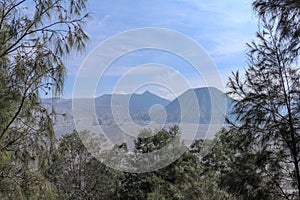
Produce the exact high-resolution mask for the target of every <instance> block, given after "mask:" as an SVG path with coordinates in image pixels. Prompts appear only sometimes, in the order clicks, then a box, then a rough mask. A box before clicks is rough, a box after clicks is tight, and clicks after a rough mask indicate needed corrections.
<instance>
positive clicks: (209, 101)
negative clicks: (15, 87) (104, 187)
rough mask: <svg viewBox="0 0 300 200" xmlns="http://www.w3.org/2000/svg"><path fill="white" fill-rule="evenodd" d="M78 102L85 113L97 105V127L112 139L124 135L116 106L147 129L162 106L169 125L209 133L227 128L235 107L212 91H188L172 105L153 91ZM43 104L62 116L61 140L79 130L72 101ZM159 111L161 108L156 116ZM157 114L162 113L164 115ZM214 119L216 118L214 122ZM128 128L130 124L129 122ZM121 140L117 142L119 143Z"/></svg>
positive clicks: (58, 128) (57, 125)
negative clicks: (216, 126) (192, 125)
mask: <svg viewBox="0 0 300 200" xmlns="http://www.w3.org/2000/svg"><path fill="white" fill-rule="evenodd" d="M76 100H79V101H80V104H79V105H80V108H79V110H82V111H84V110H85V109H86V105H90V103H91V101H95V109H96V115H97V119H96V121H93V124H95V125H97V124H101V125H102V127H104V129H106V130H108V132H112V133H111V134H112V135H116V134H119V131H121V130H120V129H118V128H117V125H116V122H115V120H114V119H115V116H113V111H112V105H113V106H114V108H115V112H116V113H117V114H118V115H124V113H127V111H128V109H129V113H130V119H129V120H131V119H132V120H133V121H134V122H135V123H137V124H142V125H147V124H148V123H149V122H150V116H149V110H150V108H151V107H152V106H154V105H156V104H159V105H160V106H161V107H162V108H165V112H164V113H165V114H166V115H167V116H166V117H167V121H166V122H167V124H176V123H180V122H187V123H199V124H203V127H206V128H202V129H207V124H209V123H210V122H212V123H215V124H223V122H224V116H227V117H229V113H230V110H231V104H232V103H233V100H232V99H231V98H230V97H228V96H227V95H226V94H224V93H223V92H221V91H220V90H218V89H216V88H212V87H208V88H196V89H190V90H187V91H186V92H184V93H183V94H181V95H180V96H179V97H178V98H176V99H175V100H173V101H172V102H170V101H169V100H167V99H164V98H161V97H159V96H157V95H155V94H153V93H151V92H149V91H146V92H144V93H142V94H125V95H123V94H113V95H111V94H105V95H102V96H100V97H97V98H95V99H84V98H82V99H76ZM43 103H44V105H45V107H47V108H48V109H52V108H54V110H55V112H56V113H57V114H58V116H57V119H56V121H55V126H54V128H55V131H56V133H57V134H58V136H60V135H61V134H65V133H70V132H71V131H72V130H73V129H75V123H74V119H73V112H72V99H62V98H53V99H43ZM152 111H153V110H152ZM156 111H157V108H155V109H154V111H153V112H156ZM156 113H160V111H159V112H156ZM156 115H159V116H156ZM156 115H155V116H154V118H156V117H158V118H157V119H158V121H159V119H160V118H161V117H163V116H160V114H156ZM212 116H214V117H213V118H212ZM151 117H153V116H151ZM124 119H127V118H124ZM151 119H152V120H156V119H153V118H151ZM124 124H126V120H125V121H124ZM200 131H201V130H200ZM117 132H118V133H117ZM119 139H120V138H116V140H119Z"/></svg>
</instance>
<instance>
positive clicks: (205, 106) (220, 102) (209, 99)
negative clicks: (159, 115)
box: [166, 87, 233, 124]
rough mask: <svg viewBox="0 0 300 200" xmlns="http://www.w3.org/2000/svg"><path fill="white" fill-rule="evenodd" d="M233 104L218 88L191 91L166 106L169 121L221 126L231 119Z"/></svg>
mask: <svg viewBox="0 0 300 200" xmlns="http://www.w3.org/2000/svg"><path fill="white" fill-rule="evenodd" d="M232 103H233V99H231V98H230V97H228V96H227V95H226V94H224V93H223V92H222V91H220V90H218V89H217V88H213V87H204V88H196V89H190V90H187V91H186V92H184V93H183V94H181V95H180V96H179V97H178V98H176V99H175V100H174V101H172V102H171V103H169V104H168V105H167V106H166V112H167V121H168V122H177V123H179V122H182V121H184V122H194V121H196V120H197V121H198V123H199V124H209V123H210V122H213V123H220V124H221V123H223V122H224V117H225V116H226V117H229V113H230V110H231V105H232ZM197 107H198V108H197ZM195 117H196V118H197V119H195Z"/></svg>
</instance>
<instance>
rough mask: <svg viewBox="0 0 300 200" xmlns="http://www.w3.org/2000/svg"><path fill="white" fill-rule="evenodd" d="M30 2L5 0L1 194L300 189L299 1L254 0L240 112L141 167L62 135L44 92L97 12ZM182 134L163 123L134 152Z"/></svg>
mask: <svg viewBox="0 0 300 200" xmlns="http://www.w3.org/2000/svg"><path fill="white" fill-rule="evenodd" d="M29 4H30V5H34V6H33V8H34V10H33V12H31V11H30V13H29V12H28V11H26V9H25V8H26V5H28V2H27V1H26V0H20V1H15V0H4V1H1V2H0V47H1V49H0V111H1V116H0V199H299V198H300V169H299V168H300V166H299V161H300V107H299V105H300V89H299V88H300V80H299V77H300V74H299V73H300V72H299V65H298V62H299V47H300V42H299V35H300V27H299V26H300V24H299V13H300V3H299V1H298V0H286V1H282V0H270V1H266V0H255V1H254V2H253V8H254V10H255V11H256V12H257V14H258V16H259V19H260V21H259V23H260V26H259V27H260V30H259V31H258V33H257V38H256V40H255V41H254V42H252V43H250V44H248V46H249V50H248V55H247V56H248V59H249V67H248V68H247V69H246V70H245V75H244V76H241V75H240V73H239V72H236V73H233V75H232V77H230V79H229V83H228V87H229V90H230V92H229V95H231V96H232V97H233V98H235V99H236V104H235V106H234V110H233V113H232V114H233V115H234V116H236V118H237V120H236V121H234V122H228V123H229V125H228V128H226V129H224V130H220V132H219V134H217V136H216V138H215V139H214V141H202V140H199V141H195V143H194V144H193V145H192V146H191V147H190V148H189V149H188V151H186V153H184V154H183V156H182V157H180V158H179V159H178V160H176V161H175V162H174V163H172V164H170V165H169V166H167V167H165V168H163V169H160V170H157V171H153V172H149V173H141V174H137V173H125V172H120V171H115V170H113V169H111V168H108V167H107V166H105V165H104V164H102V163H100V162H99V161H97V160H96V159H95V158H93V157H92V156H91V155H90V154H89V152H88V151H87V150H86V149H85V147H84V146H83V145H82V143H81V141H80V140H79V138H78V135H77V134H76V132H74V133H72V134H67V135H65V136H63V137H62V138H60V139H59V140H58V141H57V139H56V138H55V133H54V132H53V127H52V125H53V124H52V117H53V116H54V115H55V113H51V112H49V111H48V110H46V109H44V108H43V107H42V105H41V101H40V94H41V93H44V94H48V93H52V94H53V95H56V94H60V92H61V91H62V87H63V83H64V76H65V69H66V68H65V63H64V59H65V58H66V57H67V56H68V55H69V54H70V52H72V51H76V52H79V51H82V50H83V49H84V48H85V44H86V41H87V39H88V37H87V35H86V34H85V32H84V30H83V25H84V23H85V22H86V20H87V19H88V17H89V15H88V14H86V13H85V8H86V1H85V0H70V1H63V0H57V1H52V0H47V1H46V0H36V1H32V2H31V1H30V2H29ZM178 134H180V131H179V128H178V127H171V128H170V130H161V131H159V132H158V133H156V135H155V136H153V137H150V138H149V139H147V140H143V139H138V140H137V141H136V142H135V147H134V151H138V152H140V153H147V152H149V151H153V150H155V149H156V148H160V147H161V146H160V144H166V143H168V141H169V140H170V139H171V138H172V137H175V136H177V135H178ZM157 141H160V142H157ZM208 146H212V148H211V149H210V150H209V151H207V147H208ZM142 147H143V148H142ZM145 147H146V148H145ZM115 148H117V149H119V150H120V151H125V152H126V151H128V148H127V146H126V145H121V146H116V147H115ZM204 149H205V151H204ZM203 152H206V153H205V154H204V153H203Z"/></svg>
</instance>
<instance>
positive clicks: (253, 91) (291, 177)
mask: <svg viewBox="0 0 300 200" xmlns="http://www.w3.org/2000/svg"><path fill="white" fill-rule="evenodd" d="M297 2H298V1H277V0H274V1H264V0H257V1H255V2H254V4H253V5H254V8H255V9H256V10H257V11H258V14H259V15H260V19H261V21H260V25H261V27H260V30H259V31H258V33H257V38H256V41H255V42H252V43H250V44H248V46H249V52H248V62H249V67H248V68H247V69H246V72H245V76H244V77H242V76H240V74H239V72H236V73H233V75H232V77H230V79H229V83H228V86H229V88H230V92H229V94H231V95H232V96H233V97H235V98H236V100H237V101H236V103H235V105H234V110H233V114H234V115H236V116H237V118H238V121H239V122H238V123H235V124H233V125H232V126H231V127H230V131H229V132H228V134H229V135H231V134H236V136H234V135H233V136H230V137H237V138H238V142H237V143H240V144H239V145H242V146H243V147H241V150H240V151H237V152H236V151H234V152H236V153H237V155H236V156H235V157H233V158H234V159H233V161H232V162H233V166H234V167H232V169H234V168H237V169H239V171H242V172H243V173H241V174H239V173H238V171H237V172H235V171H233V172H232V173H230V174H229V177H231V178H230V180H231V184H233V185H234V184H235V185H236V186H235V187H234V188H235V189H234V190H231V191H232V192H237V193H239V194H248V193H249V195H250V196H251V198H255V199H256V198H258V196H259V198H261V199H268V198H270V197H268V196H265V195H267V194H270V195H274V197H272V198H275V197H276V198H281V197H282V198H286V199H294V198H299V197H300V170H299V160H300V132H299V130H300V129H299V127H300V120H299V119H300V118H299V113H300V110H299V105H300V99H299V94H300V90H299V88H300V80H299V77H300V68H299V66H298V60H299V56H298V55H299V54H298V53H299V35H298V33H299V30H300V29H299V25H298V24H299V23H298V21H299V20H298V19H299V11H300V7H299V2H298V3H297ZM295 20H296V21H297V22H296V21H295ZM295 23H297V25H296V24H295ZM294 25H295V26H294ZM229 155H230V154H229ZM234 174H238V176H239V177H236V178H234V179H232V177H234ZM243 174H244V175H245V176H246V178H243V176H242V175H243ZM247 176H248V177H249V178H247ZM247 180H251V182H252V183H254V185H253V186H251V184H250V182H249V181H247ZM243 183H244V184H243ZM260 183H264V184H260ZM241 184H243V187H244V188H245V189H243V187H241ZM249 185H250V186H249ZM251 187H253V188H257V189H256V191H253V189H251ZM249 188H250V190H249ZM229 189H230V188H229ZM260 189H261V190H262V191H260ZM247 191H249V192H247ZM256 195H258V196H256ZM245 198H250V197H249V196H247V197H245Z"/></svg>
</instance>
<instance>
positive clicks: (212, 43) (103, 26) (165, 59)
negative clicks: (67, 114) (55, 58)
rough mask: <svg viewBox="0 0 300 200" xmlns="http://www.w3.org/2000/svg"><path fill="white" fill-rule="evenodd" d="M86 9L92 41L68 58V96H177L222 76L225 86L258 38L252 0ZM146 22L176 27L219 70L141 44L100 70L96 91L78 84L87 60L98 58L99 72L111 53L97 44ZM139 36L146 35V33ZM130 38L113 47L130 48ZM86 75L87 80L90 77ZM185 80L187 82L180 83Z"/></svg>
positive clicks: (91, 4) (108, 0) (113, 3)
mask: <svg viewBox="0 0 300 200" xmlns="http://www.w3.org/2000/svg"><path fill="white" fill-rule="evenodd" d="M87 10H88V11H89V12H90V13H91V15H92V18H93V19H91V20H89V21H88V23H87V25H86V29H85V30H86V32H87V33H88V35H89V37H90V41H89V42H88V48H87V50H86V52H85V53H84V54H83V55H77V54H74V55H72V56H71V57H70V59H69V60H68V61H67V78H66V83H65V89H64V93H63V97H64V98H72V97H74V93H76V97H93V96H100V95H102V94H107V93H121V94H127V93H132V92H135V93H142V92H144V91H145V90H149V91H150V92H153V93H156V94H158V95H160V96H162V97H164V98H168V99H173V98H175V97H176V96H177V95H178V94H179V93H182V92H183V91H184V90H186V89H187V88H188V87H191V88H196V87H206V86H214V85H211V83H213V82H214V81H215V82H217V79H220V78H221V81H222V84H223V86H220V85H219V86H216V87H218V88H219V89H221V90H223V91H226V82H227V80H228V76H229V75H230V74H231V71H236V70H241V71H242V70H243V69H244V68H245V67H247V57H246V50H247V47H246V42H251V41H252V40H253V39H254V38H255V32H256V30H257V22H258V21H257V18H256V16H255V13H254V12H253V11H252V9H251V1H249V0H226V1H225V0H210V1H207V0H136V1H133V0H118V1H117V0H100V1H99V0H89V1H88V9H87ZM146 27H152V28H153V27H154V28H162V29H166V30H172V31H176V32H178V33H180V34H182V35H184V36H185V37H187V38H189V39H191V40H193V41H194V42H196V43H197V44H198V45H199V46H200V47H201V48H202V49H203V50H204V51H205V52H206V54H207V56H208V57H210V59H211V61H212V62H213V63H214V65H215V67H216V70H217V72H218V74H217V75H216V74H215V72H214V73H211V74H209V73H203V74H202V73H199V71H197V70H195V67H194V66H193V64H191V63H190V62H188V61H187V60H186V59H184V58H183V57H180V56H178V55H176V54H174V53H172V52H168V51H165V50H160V49H149V48H143V49H139V50H135V51H131V52H126V54H124V55H122V56H119V57H116V58H115V59H114V60H113V62H111V63H110V64H109V65H108V66H105V71H104V72H103V73H102V74H101V76H100V77H99V74H98V75H97V76H98V79H99V80H98V82H97V84H96V86H95V88H96V89H95V90H94V89H93V90H92V92H93V94H92V93H91V92H90V93H84V91H83V90H82V91H79V90H78V88H77V87H76V81H77V83H78V84H79V82H78V77H79V76H80V74H81V71H82V69H83V68H84V67H85V64H84V63H85V62H86V61H87V60H88V61H90V60H91V59H92V60H93V62H92V61H91V62H89V63H94V65H95V67H94V68H93V70H95V71H93V72H95V74H97V73H98V72H97V70H98V68H97V67H96V65H97V66H98V65H101V63H102V60H103V55H104V54H105V56H109V55H107V54H109V53H110V52H112V51H110V50H107V51H106V52H97V53H95V51H99V50H97V49H99V48H98V47H99V45H100V46H101V45H102V44H103V43H105V41H107V40H109V38H112V37H114V36H115V35H118V34H122V33H124V32H126V31H128V30H132V29H142V28H146ZM139 37H140V38H139V39H142V40H143V39H144V38H143V37H144V36H143V35H140V36H139ZM137 40H138V39H137ZM145 40H147V39H146V36H145ZM165 40H166V39H164V38H162V39H161V40H160V41H162V43H164V41H165ZM168 40H169V41H172V38H168ZM173 42H174V45H178V46H179V47H180V46H181V45H184V44H182V43H179V41H178V40H177V39H175V38H173ZM126 44H127V43H126V42H125V43H124V44H120V43H119V44H118V45H116V46H114V48H123V49H125V50H126V49H129V48H127V47H126ZM192 53H193V52H191V54H192ZM91 55H94V56H91ZM95 55H98V56H95ZM195 56H197V55H195ZM199 59H201V55H199ZM99 68H100V67H99ZM99 70H100V69H99ZM207 70H208V69H207ZM93 72H90V73H92V74H91V76H93ZM218 77H220V78H218ZM86 80H87V82H88V78H87V79H86ZM159 80H163V81H159ZM182 80H184V81H185V82H186V83H187V84H185V83H184V84H182ZM143 81H144V82H143ZM87 82H86V84H85V82H80V84H81V86H82V87H81V88H83V89H84V88H87V87H90V86H89V84H88V83H87ZM183 85H185V86H183ZM74 86H75V87H74ZM93 87H94V86H93ZM76 90H77V91H76ZM74 91H75V92H74Z"/></svg>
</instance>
